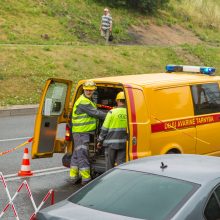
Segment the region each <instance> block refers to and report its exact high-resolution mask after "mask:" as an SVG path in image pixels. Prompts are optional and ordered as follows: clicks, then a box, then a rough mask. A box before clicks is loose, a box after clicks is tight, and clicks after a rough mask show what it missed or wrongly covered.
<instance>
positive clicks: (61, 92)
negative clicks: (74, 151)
mask: <svg viewBox="0 0 220 220" xmlns="http://www.w3.org/2000/svg"><path fill="white" fill-rule="evenodd" d="M71 87H72V81H69V80H64V79H55V78H50V79H48V80H47V81H46V85H45V87H44V89H43V93H42V96H41V99H40V103H39V108H38V112H37V115H36V119H35V128H34V139H33V144H32V158H40V157H52V156H53V153H54V152H64V147H63V148H62V145H61V144H60V142H61V140H58V139H57V138H56V135H57V128H58V124H59V123H66V122H68V118H69V102H70V95H71ZM57 146H58V147H57Z"/></svg>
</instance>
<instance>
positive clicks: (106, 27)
mask: <svg viewBox="0 0 220 220" xmlns="http://www.w3.org/2000/svg"><path fill="white" fill-rule="evenodd" d="M100 31H101V36H102V37H104V38H105V42H106V44H108V41H109V36H110V33H111V32H112V17H111V15H110V13H109V9H108V8H105V9H104V14H103V15H102V19H101V25H100Z"/></svg>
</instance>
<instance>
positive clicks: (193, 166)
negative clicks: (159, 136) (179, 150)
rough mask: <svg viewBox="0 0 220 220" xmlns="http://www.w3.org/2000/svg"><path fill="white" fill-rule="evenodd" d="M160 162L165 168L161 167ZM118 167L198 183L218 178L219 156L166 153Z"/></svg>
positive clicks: (219, 172) (219, 170) (219, 171)
mask: <svg viewBox="0 0 220 220" xmlns="http://www.w3.org/2000/svg"><path fill="white" fill-rule="evenodd" d="M161 163H163V164H164V166H167V168H164V169H162V168H161V165H162V164H161ZM118 168H120V169H126V170H134V171H139V172H145V173H152V174H156V175H163V176H167V177H171V178H176V179H181V180H185V181H189V182H194V183H198V184H201V185H202V184H207V183H208V182H210V181H212V180H214V179H216V178H220V158H219V157H214V156H203V155H191V154H166V155H159V156H151V157H146V158H142V159H138V160H133V161H130V162H128V163H125V164H122V165H120V166H119V167H118Z"/></svg>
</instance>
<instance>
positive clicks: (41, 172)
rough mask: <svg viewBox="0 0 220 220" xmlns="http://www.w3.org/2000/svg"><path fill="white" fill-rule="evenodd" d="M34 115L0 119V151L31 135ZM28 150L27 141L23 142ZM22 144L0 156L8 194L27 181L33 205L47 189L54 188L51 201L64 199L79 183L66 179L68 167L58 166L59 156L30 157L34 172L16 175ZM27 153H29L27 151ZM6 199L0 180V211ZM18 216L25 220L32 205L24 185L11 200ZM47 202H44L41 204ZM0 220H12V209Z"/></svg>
mask: <svg viewBox="0 0 220 220" xmlns="http://www.w3.org/2000/svg"><path fill="white" fill-rule="evenodd" d="M34 120H35V116H33V115H27V116H11V117H1V118H0V152H3V151H6V150H9V149H12V148H14V147H16V146H18V145H19V144H21V143H23V142H25V141H27V140H28V139H29V138H30V137H32V136H33V131H34ZM62 135H64V126H61V127H60V128H59V132H58V136H62ZM27 147H28V148H29V152H30V150H31V144H29V145H27ZM23 150H24V147H22V148H20V149H18V150H16V151H14V152H12V153H9V154H6V155H3V156H0V172H2V173H3V175H4V176H5V179H6V183H7V186H8V189H9V192H10V195H11V197H12V196H13V195H14V193H15V192H16V190H17V189H18V187H19V185H20V184H21V183H22V182H23V181H24V180H27V182H28V185H29V187H30V189H31V192H32V195H33V198H34V201H35V204H36V206H38V205H39V204H40V202H41V201H42V199H43V198H44V196H45V195H46V193H47V192H48V191H49V190H50V189H54V191H55V202H58V201H60V200H62V199H64V198H67V197H68V196H69V195H70V194H72V193H73V192H74V191H76V189H78V188H80V185H77V186H73V185H72V184H70V183H68V182H67V181H66V180H67V178H68V169H65V168H64V167H62V163H61V159H62V156H63V155H59V154H58V155H54V157H53V158H44V159H34V160H32V159H30V164H31V170H32V171H33V172H34V175H33V176H32V177H27V178H22V179H21V178H19V177H18V176H17V173H18V171H19V170H20V167H21V162H22V158H23ZM29 154H30V153H29ZM7 202H8V196H7V193H6V191H5V188H4V186H3V184H2V181H0V213H1V211H2V209H3V207H4V206H5V205H6V204H7ZM14 203H15V207H16V210H17V212H18V216H19V219H23V220H26V219H29V217H30V215H31V214H32V213H33V211H34V208H33V205H32V203H31V200H30V198H29V196H28V193H27V190H26V188H25V187H24V188H22V190H21V191H20V193H19V194H18V196H17V197H16V198H15V200H14ZM48 205H50V202H49V200H48V202H46V203H45V205H44V207H45V206H48ZM2 219H7V220H10V219H15V218H14V216H13V211H12V209H9V210H7V212H6V213H5V214H4V216H3V217H2Z"/></svg>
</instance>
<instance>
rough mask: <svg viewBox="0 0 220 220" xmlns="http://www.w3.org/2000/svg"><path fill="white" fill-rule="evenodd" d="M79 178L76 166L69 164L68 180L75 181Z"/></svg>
mask: <svg viewBox="0 0 220 220" xmlns="http://www.w3.org/2000/svg"><path fill="white" fill-rule="evenodd" d="M78 180H79V172H78V167H75V166H71V167H70V176H69V181H68V182H70V183H73V184H75V183H77V181H78Z"/></svg>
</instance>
